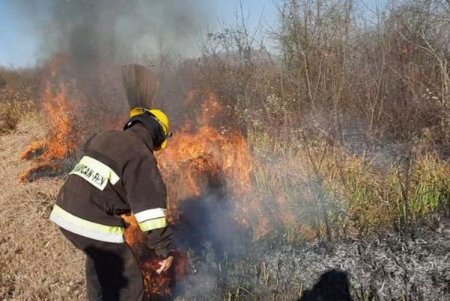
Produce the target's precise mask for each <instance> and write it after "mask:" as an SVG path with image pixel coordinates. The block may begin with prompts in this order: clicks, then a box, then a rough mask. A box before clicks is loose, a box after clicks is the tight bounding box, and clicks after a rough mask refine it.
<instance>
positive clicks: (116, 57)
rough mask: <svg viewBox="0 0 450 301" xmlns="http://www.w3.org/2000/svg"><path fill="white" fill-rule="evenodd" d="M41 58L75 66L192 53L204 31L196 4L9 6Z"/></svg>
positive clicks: (130, 0)
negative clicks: (63, 59) (62, 57)
mask: <svg viewBox="0 0 450 301" xmlns="http://www.w3.org/2000/svg"><path fill="white" fill-rule="evenodd" d="M13 5H16V6H17V8H18V9H19V11H20V12H21V13H22V14H24V16H23V17H24V18H25V19H26V20H27V22H28V24H29V26H30V28H29V29H31V27H32V28H33V30H34V31H35V34H37V35H38V37H39V39H40V42H41V49H42V52H43V56H44V57H48V56H51V55H52V54H54V53H57V52H61V53H64V54H68V55H70V56H71V57H72V59H73V60H74V61H75V63H77V64H83V65H91V64H92V63H94V64H95V63H98V62H100V61H108V62H111V61H113V62H126V61H129V60H132V59H136V58H137V57H139V56H140V55H141V54H142V53H143V52H148V51H151V52H168V51H172V52H176V53H178V54H180V55H183V56H192V55H195V53H196V51H197V50H196V48H197V42H198V39H199V36H200V34H201V31H202V27H203V26H204V25H205V24H204V23H205V20H206V13H205V9H204V7H205V3H201V1H200V0H171V1H158V0H126V1H125V0H65V1H60V0H43V1H41V0H40V1H38V0H20V1H15V2H14V3H13Z"/></svg>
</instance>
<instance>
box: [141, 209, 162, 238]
mask: <svg viewBox="0 0 450 301" xmlns="http://www.w3.org/2000/svg"><path fill="white" fill-rule="evenodd" d="M134 216H135V217H136V220H137V222H138V223H139V228H141V230H142V231H143V232H146V231H151V230H155V229H159V228H164V227H167V220H166V210H165V209H163V208H155V209H149V210H145V211H141V212H138V213H135V214H134Z"/></svg>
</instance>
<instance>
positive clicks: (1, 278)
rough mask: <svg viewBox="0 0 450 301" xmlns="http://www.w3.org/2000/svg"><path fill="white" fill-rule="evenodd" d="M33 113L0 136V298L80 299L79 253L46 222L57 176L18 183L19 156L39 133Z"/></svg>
mask: <svg viewBox="0 0 450 301" xmlns="http://www.w3.org/2000/svg"><path fill="white" fill-rule="evenodd" d="M44 134H45V133H44V126H43V125H42V124H41V123H40V120H39V118H38V116H36V115H32V114H30V115H28V116H26V118H22V121H21V122H20V123H19V125H18V128H17V130H16V131H14V132H12V133H10V134H8V135H3V136H0V192H1V193H0V211H1V215H0V229H1V230H0V231H1V232H0V300H85V299H86V292H85V284H84V275H83V272H84V256H83V254H82V253H81V252H80V251H78V250H76V249H75V248H74V247H73V246H72V245H70V243H69V242H68V241H66V240H65V239H64V237H63V236H62V234H61V233H60V232H59V230H58V228H57V227H56V226H55V225H53V224H52V223H51V222H50V221H49V220H48V217H49V214H50V210H51V207H52V205H53V204H54V202H55V197H56V194H57V192H58V189H59V187H60V186H61V184H62V180H61V179H56V180H55V179H40V180H38V181H36V182H33V183H27V184H24V183H20V182H19V180H18V177H19V175H20V173H21V172H22V171H23V170H25V169H28V168H30V167H31V165H32V163H31V162H28V161H23V160H21V159H20V151H22V150H24V149H25V148H26V147H27V146H28V145H29V144H30V143H31V142H32V141H34V140H36V138H39V137H43V136H44Z"/></svg>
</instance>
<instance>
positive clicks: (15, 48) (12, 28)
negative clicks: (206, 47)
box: [0, 0, 386, 68]
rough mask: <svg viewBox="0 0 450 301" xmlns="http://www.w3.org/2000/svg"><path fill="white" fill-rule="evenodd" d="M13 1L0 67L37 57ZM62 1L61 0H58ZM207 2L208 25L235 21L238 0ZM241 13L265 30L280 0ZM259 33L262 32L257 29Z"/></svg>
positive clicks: (0, 27)
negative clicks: (211, 3)
mask: <svg viewBox="0 0 450 301" xmlns="http://www.w3.org/2000/svg"><path fill="white" fill-rule="evenodd" d="M14 1H23V0H0V66H4V67H9V68H20V67H32V66H34V65H35V64H36V63H37V61H38V60H39V54H40V51H39V47H40V46H39V45H40V44H39V43H40V41H39V40H38V38H37V36H36V34H35V30H36V29H35V28H31V26H30V24H29V23H27V19H26V18H24V17H23V14H21V12H20V11H18V10H17V7H15V6H13V5H11V3H13V2H14ZM61 1H63V0H61ZM213 1H214V4H213V5H208V9H210V10H211V11H210V12H207V13H208V16H209V20H208V23H209V26H211V27H212V28H210V29H208V30H214V27H217V28H220V27H226V25H230V24H234V23H235V22H236V14H237V12H239V11H240V5H239V3H240V1H239V0H213ZM241 1H242V5H243V7H242V8H243V9H242V11H243V15H244V19H245V22H246V23H247V24H248V25H249V27H250V30H251V31H252V33H253V32H255V31H257V30H256V29H255V28H258V27H259V26H258V25H262V26H263V28H264V30H265V31H269V30H270V29H274V28H276V26H277V6H279V5H280V2H281V0H241ZM358 1H359V4H360V5H362V6H363V7H367V8H368V9H373V7H375V4H376V3H379V4H382V5H383V4H384V3H385V1H386V0H358ZM258 34H264V32H259V33H258Z"/></svg>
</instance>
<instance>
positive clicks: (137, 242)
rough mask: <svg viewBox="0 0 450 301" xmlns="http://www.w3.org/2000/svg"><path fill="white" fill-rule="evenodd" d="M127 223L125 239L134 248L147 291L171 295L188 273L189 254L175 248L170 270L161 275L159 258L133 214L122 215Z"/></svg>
mask: <svg viewBox="0 0 450 301" xmlns="http://www.w3.org/2000/svg"><path fill="white" fill-rule="evenodd" d="M122 219H123V220H124V221H125V222H126V223H127V227H126V231H125V235H124V236H125V240H126V242H127V244H128V245H129V246H130V247H131V249H132V250H133V252H134V254H135V257H136V259H137V261H138V265H139V267H140V269H141V272H142V276H143V278H144V286H145V292H146V294H147V295H149V296H170V295H172V288H173V287H174V286H175V283H176V282H178V281H181V280H182V279H184V278H185V277H186V274H187V255H186V253H185V252H182V251H179V250H173V251H172V252H171V255H172V256H174V262H173V264H172V267H171V269H170V270H169V271H167V272H164V273H162V274H161V275H159V274H157V273H156V270H158V268H159V263H158V261H159V260H158V259H157V258H155V256H154V254H151V253H150V252H149V251H148V249H147V247H146V246H145V244H146V236H145V234H144V233H143V232H142V231H140V229H139V225H138V223H137V221H136V218H135V217H134V216H133V215H122Z"/></svg>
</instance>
